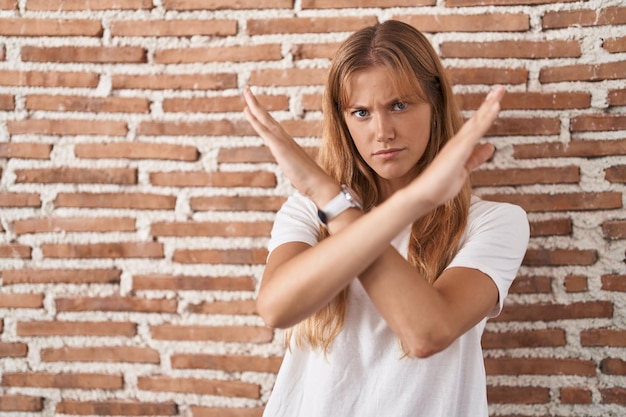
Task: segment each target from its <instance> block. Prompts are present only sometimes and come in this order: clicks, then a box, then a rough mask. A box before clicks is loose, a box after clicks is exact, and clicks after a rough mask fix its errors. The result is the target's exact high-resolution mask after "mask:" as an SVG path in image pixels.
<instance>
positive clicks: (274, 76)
mask: <svg viewBox="0 0 626 417" xmlns="http://www.w3.org/2000/svg"><path fill="white" fill-rule="evenodd" d="M327 76H328V72H327V70H326V69H321V68H286V69H260V70H254V71H252V72H251V73H250V85H253V86H309V85H320V86H321V85H324V83H325V82H326V78H327Z"/></svg>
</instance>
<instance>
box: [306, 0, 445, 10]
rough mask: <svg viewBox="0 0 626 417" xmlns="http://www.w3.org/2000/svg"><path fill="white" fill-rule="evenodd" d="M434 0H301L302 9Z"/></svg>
mask: <svg viewBox="0 0 626 417" xmlns="http://www.w3.org/2000/svg"><path fill="white" fill-rule="evenodd" d="M435 2H436V1H435V0H386V1H385V2H380V1H379V0H359V1H358V2H357V3H355V2H354V0H302V8H303V9H344V8H347V9H352V8H354V7H357V5H358V7H376V8H387V7H415V6H434V5H435Z"/></svg>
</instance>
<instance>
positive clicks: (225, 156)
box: [217, 146, 276, 164]
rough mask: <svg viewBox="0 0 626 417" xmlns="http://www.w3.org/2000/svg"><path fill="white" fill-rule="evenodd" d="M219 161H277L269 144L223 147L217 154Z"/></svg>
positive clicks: (222, 162)
mask: <svg viewBox="0 0 626 417" xmlns="http://www.w3.org/2000/svg"><path fill="white" fill-rule="evenodd" d="M217 162H219V163H221V164H224V163H226V164H228V163H265V162H274V163H275V162H276V159H274V156H273V155H272V152H271V151H270V150H269V148H268V147H267V146H245V147H243V146H242V147H236V148H221V149H220V150H219V153H218V155H217Z"/></svg>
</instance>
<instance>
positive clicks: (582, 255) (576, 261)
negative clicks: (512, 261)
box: [522, 249, 598, 266]
mask: <svg viewBox="0 0 626 417" xmlns="http://www.w3.org/2000/svg"><path fill="white" fill-rule="evenodd" d="M597 260H598V253H597V251H596V250H592V249H587V250H584V249H528V250H527V251H526V255H525V256H524V260H523V261H522V264H523V265H526V266H564V265H593V264H595V263H596V262H597Z"/></svg>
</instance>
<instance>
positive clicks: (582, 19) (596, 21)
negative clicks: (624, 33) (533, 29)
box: [542, 7, 626, 29]
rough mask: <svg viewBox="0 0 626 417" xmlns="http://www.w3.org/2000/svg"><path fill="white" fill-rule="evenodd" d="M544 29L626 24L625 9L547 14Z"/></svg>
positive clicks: (544, 19) (614, 8) (612, 8)
mask: <svg viewBox="0 0 626 417" xmlns="http://www.w3.org/2000/svg"><path fill="white" fill-rule="evenodd" d="M542 23H543V24H542V26H543V28H544V29H560V28H566V27H570V26H604V25H620V24H621V25H623V24H626V8H625V7H607V8H602V7H601V8H599V9H597V10H596V9H594V10H591V9H582V10H564V11H555V12H546V13H545V14H544V16H543V22H542Z"/></svg>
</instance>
